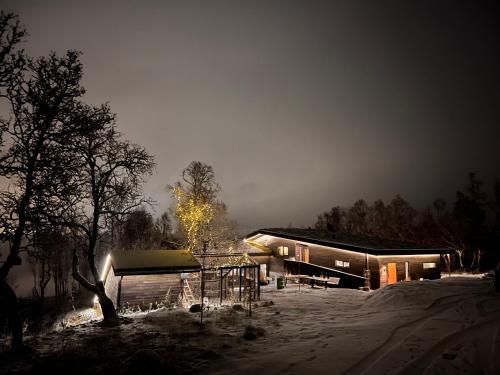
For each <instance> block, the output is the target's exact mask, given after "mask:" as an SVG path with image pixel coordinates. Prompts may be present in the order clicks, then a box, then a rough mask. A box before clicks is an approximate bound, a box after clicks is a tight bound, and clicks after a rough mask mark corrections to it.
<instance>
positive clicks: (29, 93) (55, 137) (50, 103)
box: [0, 51, 84, 350]
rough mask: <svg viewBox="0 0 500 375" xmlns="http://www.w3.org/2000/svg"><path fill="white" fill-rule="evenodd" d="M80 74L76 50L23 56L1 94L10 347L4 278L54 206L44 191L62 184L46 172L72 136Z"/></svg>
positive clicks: (11, 300)
mask: <svg viewBox="0 0 500 375" xmlns="http://www.w3.org/2000/svg"><path fill="white" fill-rule="evenodd" d="M81 77H82V66H81V64H80V61H79V59H78V53H76V52H73V51H70V52H68V53H67V54H66V55H65V56H63V57H57V56H56V55H55V54H51V55H50V56H49V57H47V58H39V59H34V60H33V59H26V66H25V69H24V71H23V72H22V74H15V75H14V76H11V77H10V81H9V82H8V84H7V89H6V93H5V98H6V99H7V101H8V103H9V106H10V114H11V116H10V118H8V119H2V120H1V123H0V128H1V132H2V141H3V142H2V145H4V147H2V150H1V156H0V176H1V177H3V178H4V179H5V180H6V181H8V182H9V188H7V189H6V190H4V191H2V192H1V194H0V208H1V212H0V215H1V216H0V225H1V227H2V229H3V232H2V236H3V239H6V240H8V241H9V244H10V250H9V254H8V256H7V258H6V260H5V262H4V263H3V264H2V266H1V267H0V295H1V296H2V297H3V298H4V299H5V300H6V306H7V308H8V309H9V316H10V320H11V326H12V329H13V341H12V348H13V349H14V350H16V349H19V348H20V347H21V346H22V324H21V321H20V319H19V314H18V308H17V298H16V296H15V293H14V291H13V290H12V288H11V287H10V286H9V285H8V284H7V282H6V278H7V275H8V274H9V272H10V271H11V269H12V268H13V267H14V266H16V265H19V264H21V258H20V257H19V252H20V251H21V249H22V246H23V243H26V240H27V235H28V234H30V233H33V229H34V226H37V227H39V226H40V224H41V223H40V220H41V216H42V215H41V214H42V213H44V212H46V211H50V210H52V209H56V208H57V207H58V205H59V201H57V200H53V199H50V194H49V193H48V191H49V190H50V189H52V188H56V189H63V188H64V187H56V186H55V185H54V183H53V179H52V178H51V176H52V175H53V174H54V173H55V169H57V168H63V165H64V163H63V160H62V159H61V156H62V154H61V153H59V152H57V151H56V150H57V149H58V148H59V147H60V146H61V145H62V144H65V143H66V142H67V140H68V139H69V138H71V134H72V130H71V129H72V128H71V127H70V126H69V121H68V120H69V117H70V114H71V112H72V110H73V108H74V107H75V103H76V101H77V99H78V98H79V97H80V96H81V95H83V93H84V90H83V88H82V87H81V86H80V80H81ZM61 163H62V164H61ZM23 241H24V242H23Z"/></svg>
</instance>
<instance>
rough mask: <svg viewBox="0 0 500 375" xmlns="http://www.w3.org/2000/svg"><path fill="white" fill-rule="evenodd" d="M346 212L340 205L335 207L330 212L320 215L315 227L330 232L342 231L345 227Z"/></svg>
mask: <svg viewBox="0 0 500 375" xmlns="http://www.w3.org/2000/svg"><path fill="white" fill-rule="evenodd" d="M344 217H345V214H344V212H343V211H342V209H341V208H340V207H339V206H336V207H333V208H332V209H331V210H330V211H329V212H325V213H323V214H320V215H318V219H317V221H316V224H315V225H314V227H315V228H316V229H320V230H327V231H329V232H334V233H336V232H342V231H343V229H344V225H343V224H344Z"/></svg>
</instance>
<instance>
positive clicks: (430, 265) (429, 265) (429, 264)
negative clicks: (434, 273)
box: [423, 263, 436, 270]
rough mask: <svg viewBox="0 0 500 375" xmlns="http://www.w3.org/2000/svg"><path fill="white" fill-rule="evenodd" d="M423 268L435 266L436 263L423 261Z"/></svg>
mask: <svg viewBox="0 0 500 375" xmlns="http://www.w3.org/2000/svg"><path fill="white" fill-rule="evenodd" d="M423 266H424V270H426V269H429V268H436V263H423Z"/></svg>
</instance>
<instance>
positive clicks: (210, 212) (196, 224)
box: [172, 186, 214, 252]
mask: <svg viewBox="0 0 500 375" xmlns="http://www.w3.org/2000/svg"><path fill="white" fill-rule="evenodd" d="M172 195H173V196H174V198H175V199H176V204H175V217H176V218H177V220H178V222H179V225H180V226H181V228H182V230H183V232H184V234H185V235H186V246H187V248H188V249H190V250H191V251H194V252H199V251H200V250H201V248H200V247H201V245H202V244H201V241H202V239H201V237H202V235H207V233H206V232H205V233H203V232H204V231H205V230H206V228H207V226H208V225H209V224H210V221H211V220H212V219H213V216H214V205H213V203H212V202H207V201H202V200H200V199H198V200H196V197H195V196H192V195H190V194H188V193H187V192H186V191H185V190H183V189H182V187H181V186H175V187H173V188H172Z"/></svg>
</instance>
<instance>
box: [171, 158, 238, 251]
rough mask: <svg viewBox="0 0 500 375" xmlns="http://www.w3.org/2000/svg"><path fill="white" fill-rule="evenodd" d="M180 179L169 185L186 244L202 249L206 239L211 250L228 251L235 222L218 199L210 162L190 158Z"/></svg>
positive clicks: (217, 186)
mask: <svg viewBox="0 0 500 375" xmlns="http://www.w3.org/2000/svg"><path fill="white" fill-rule="evenodd" d="M181 177H182V181H178V182H176V183H175V184H174V185H169V186H168V188H169V190H170V192H171V194H172V197H173V198H174V199H175V201H176V203H175V206H174V208H173V212H174V214H175V217H176V219H177V221H178V223H179V227H180V228H179V229H180V231H181V233H182V234H183V235H184V237H185V245H186V246H187V247H188V248H189V249H190V250H192V251H194V252H197V253H199V252H201V250H202V248H203V246H204V243H205V242H206V241H208V242H209V243H210V244H209V245H210V247H211V250H215V251H223V252H225V251H228V250H229V247H231V244H230V243H229V242H228V241H230V239H231V238H233V239H234V226H235V223H232V222H230V221H229V220H228V219H227V208H226V205H225V204H224V203H223V202H222V201H220V200H218V199H217V194H218V193H219V191H220V185H219V184H218V182H217V181H216V180H215V173H214V171H213V168H212V167H211V166H210V165H207V164H204V163H202V162H199V161H193V162H191V163H190V164H189V166H188V167H186V168H185V169H184V170H183V171H182V174H181Z"/></svg>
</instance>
